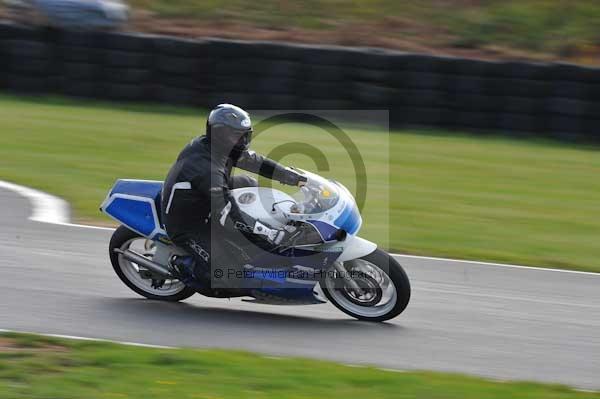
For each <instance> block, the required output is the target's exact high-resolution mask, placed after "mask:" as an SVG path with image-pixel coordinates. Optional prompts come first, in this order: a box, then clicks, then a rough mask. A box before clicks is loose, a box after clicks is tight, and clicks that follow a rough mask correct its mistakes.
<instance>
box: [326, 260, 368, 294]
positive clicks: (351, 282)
mask: <svg viewBox="0 0 600 399" xmlns="http://www.w3.org/2000/svg"><path fill="white" fill-rule="evenodd" d="M333 267H334V268H335V270H336V271H337V272H338V273H339V274H341V277H342V279H344V282H345V283H346V284H348V286H349V287H350V288H351V289H352V291H354V293H355V294H357V295H360V294H362V289H361V288H360V287H359V285H358V284H357V283H356V281H354V280H353V279H352V278H351V277H350V276H349V275H348V270H346V268H345V267H344V264H343V263H342V262H333Z"/></svg>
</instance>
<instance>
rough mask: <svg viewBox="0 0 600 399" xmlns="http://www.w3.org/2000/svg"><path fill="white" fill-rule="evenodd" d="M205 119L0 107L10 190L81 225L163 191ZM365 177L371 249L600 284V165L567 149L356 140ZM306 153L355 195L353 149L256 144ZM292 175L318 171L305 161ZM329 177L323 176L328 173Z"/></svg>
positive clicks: (444, 137)
mask: <svg viewBox="0 0 600 399" xmlns="http://www.w3.org/2000/svg"><path fill="white" fill-rule="evenodd" d="M204 116H205V113H204V112H199V111H197V110H193V109H186V108H170V107H161V106H150V105H123V104H106V103H99V102H92V101H89V102H88V101H81V100H69V99H64V98H20V97H12V96H7V95H1V96H0V179H4V180H9V181H13V182H16V183H19V184H24V185H28V186H32V187H35V188H38V189H41V190H44V191H48V192H50V193H54V194H57V195H59V196H61V197H64V198H65V199H67V200H68V201H69V202H70V203H71V204H72V205H73V207H74V211H75V216H76V217H77V219H78V220H79V221H83V222H98V221H101V222H107V220H108V219H106V218H105V217H104V216H102V215H101V214H100V213H99V212H98V205H99V204H100V202H101V201H102V200H103V199H104V196H105V195H106V192H107V190H108V189H109V187H110V186H111V185H112V184H113V183H114V181H115V179H116V178H124V177H128V178H140V179H158V180H162V179H163V178H164V176H165V175H166V173H167V171H168V169H169V167H170V165H171V163H172V162H173V161H174V159H175V157H176V155H177V153H178V152H179V150H180V149H181V148H182V146H183V145H184V144H185V143H186V142H188V141H189V140H190V138H192V137H193V136H194V135H196V134H200V133H201V132H202V130H203V123H204V122H203V118H204ZM346 132H347V133H348V135H349V137H350V138H351V139H352V141H353V142H354V143H355V144H356V145H357V147H358V148H359V149H360V152H361V155H362V157H363V158H364V162H365V165H366V167H367V174H368V177H369V187H368V188H369V190H368V193H367V202H366V207H365V212H364V215H363V216H364V217H363V218H364V221H365V223H364V226H363V231H362V232H361V235H363V236H365V237H366V238H369V239H371V240H373V241H376V242H378V243H379V244H380V245H382V246H384V247H388V248H392V249H394V250H398V251H403V252H408V253H413V254H419V255H433V256H448V257H457V258H466V259H476V260H489V261H500V262H512V263H519V264H531V265H536V266H547V267H561V268H573V269H579V270H588V271H600V264H599V263H598V259H600V246H599V245H598V239H599V238H600V237H599V235H600V233H599V232H600V217H598V215H600V179H598V175H599V174H600V152H599V151H597V149H594V148H587V147H577V146H573V145H569V144H565V143H555V142H543V141H535V140H518V139H509V138H501V137H482V136H473V135H461V134H454V133H453V134H449V133H446V132H443V131H402V132H393V133H392V134H390V135H388V134H386V133H385V132H383V131H380V130H378V129H376V128H356V127H355V128H349V129H346ZM297 141H301V142H302V143H308V144H310V145H313V146H315V147H317V148H319V149H322V150H324V151H325V152H326V154H327V157H328V159H329V161H330V162H329V163H330V166H331V169H332V172H331V173H330V174H329V175H330V176H332V177H335V178H336V179H338V180H340V181H341V182H343V183H344V184H348V185H349V186H350V188H352V187H353V182H354V171H353V168H352V164H351V162H350V159H349V157H348V155H347V153H346V152H345V150H344V149H343V148H341V147H340V146H339V144H338V143H337V142H335V141H334V140H332V138H331V137H329V136H328V135H324V134H323V132H322V131H321V130H320V129H318V128H315V127H307V126H305V125H299V124H286V125H282V126H278V127H276V128H273V129H270V130H269V131H268V134H267V133H265V134H262V135H260V136H259V137H258V138H257V139H256V140H255V142H254V144H253V148H254V149H255V150H257V151H259V152H263V153H266V154H269V153H272V152H273V151H274V150H275V149H276V148H277V146H278V145H280V144H282V143H290V142H297ZM282 161H283V162H284V163H286V164H290V165H295V166H298V167H303V168H306V169H309V170H314V169H315V165H314V163H313V161H312V160H311V159H310V158H308V157H306V156H305V155H301V154H297V155H290V156H286V157H284V158H283V160H282ZM324 174H326V175H327V173H324Z"/></svg>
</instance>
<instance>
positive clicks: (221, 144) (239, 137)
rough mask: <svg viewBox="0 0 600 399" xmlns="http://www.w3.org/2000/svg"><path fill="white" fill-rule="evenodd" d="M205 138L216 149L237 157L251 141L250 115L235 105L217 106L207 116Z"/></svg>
mask: <svg viewBox="0 0 600 399" xmlns="http://www.w3.org/2000/svg"><path fill="white" fill-rule="evenodd" d="M206 136H207V137H208V139H209V140H210V142H211V144H212V145H213V146H215V147H216V148H218V149H222V150H225V151H227V153H229V154H231V155H232V156H239V155H240V154H241V153H242V152H244V151H246V150H247V149H248V147H250V141H252V122H251V121H250V115H248V113H247V112H246V111H244V110H243V109H241V108H240V107H236V106H235V105H231V104H219V105H217V107H216V108H215V109H213V110H212V111H210V114H209V115H208V119H207V120H206Z"/></svg>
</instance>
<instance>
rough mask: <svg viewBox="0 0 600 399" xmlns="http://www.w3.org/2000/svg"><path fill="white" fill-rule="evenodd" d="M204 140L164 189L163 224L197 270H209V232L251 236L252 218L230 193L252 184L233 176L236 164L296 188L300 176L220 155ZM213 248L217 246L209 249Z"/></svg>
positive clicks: (252, 156)
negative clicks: (243, 210)
mask: <svg viewBox="0 0 600 399" xmlns="http://www.w3.org/2000/svg"><path fill="white" fill-rule="evenodd" d="M217 148H218V147H217V146H212V153H211V143H210V140H209V139H208V138H207V137H206V136H201V137H197V138H195V139H193V140H192V141H191V142H190V143H189V144H188V145H186V146H185V148H184V149H183V150H182V151H181V153H180V154H179V156H178V157H177V161H176V162H175V164H174V165H173V166H172V167H171V170H170V171H169V174H168V175H167V178H166V180H165V184H164V186H163V190H162V210H161V213H162V221H163V224H164V225H165V228H166V231H167V233H168V235H169V237H170V238H171V240H173V242H174V243H175V244H176V245H178V246H180V247H182V248H184V249H185V250H187V251H188V252H189V253H190V254H192V255H193V256H194V259H195V261H196V270H197V269H198V266H201V267H202V269H204V270H205V271H208V270H210V262H211V256H212V252H213V251H212V250H211V241H212V242H214V244H217V242H218V241H219V240H215V237H212V240H211V230H212V234H220V233H225V232H226V231H227V230H240V231H242V232H244V233H248V232H250V233H251V232H252V229H253V227H254V224H255V222H256V220H255V219H254V218H252V217H251V216H250V215H248V214H246V213H244V212H242V211H241V210H240V209H239V207H238V206H237V204H236V202H235V200H233V198H232V196H231V193H230V189H232V188H237V187H240V186H248V185H251V186H255V185H257V182H256V180H255V179H253V178H251V177H249V176H231V169H232V168H233V167H234V166H235V167H238V168H240V169H244V170H247V171H249V172H253V173H258V174H260V175H261V176H263V177H267V178H270V179H276V180H279V181H280V182H282V183H284V184H290V185H295V184H298V174H296V173H295V172H293V171H291V170H289V169H286V168H285V167H283V166H282V165H280V164H279V163H277V162H275V161H273V160H271V159H268V158H265V157H263V156H262V155H259V154H256V153H255V152H253V151H244V152H242V153H241V155H239V157H238V158H237V159H232V158H231V157H230V155H229V154H222V153H219V151H218V149H217ZM212 247H213V249H215V248H218V246H217V245H212Z"/></svg>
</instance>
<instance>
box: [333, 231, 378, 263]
mask: <svg viewBox="0 0 600 399" xmlns="http://www.w3.org/2000/svg"><path fill="white" fill-rule="evenodd" d="M346 241H347V242H345V248H344V251H343V252H342V254H341V255H340V257H339V258H338V259H337V260H338V262H345V261H347V260H352V259H358V258H361V257H363V256H366V255H368V254H370V253H371V252H373V251H375V250H376V249H377V244H375V243H374V242H371V241H368V240H365V239H364V238H360V237H356V236H354V237H348V238H347V239H346Z"/></svg>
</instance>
